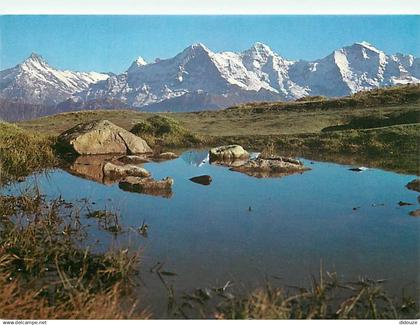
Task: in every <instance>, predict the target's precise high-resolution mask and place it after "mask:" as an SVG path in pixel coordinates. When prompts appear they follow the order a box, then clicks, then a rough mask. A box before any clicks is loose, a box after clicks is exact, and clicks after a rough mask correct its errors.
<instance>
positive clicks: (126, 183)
mask: <svg viewBox="0 0 420 325" xmlns="http://www.w3.org/2000/svg"><path fill="white" fill-rule="evenodd" d="M173 184H174V180H173V178H171V177H166V178H165V179H162V180H160V181H158V180H154V179H152V178H141V177H132V176H129V177H126V178H124V179H123V180H121V181H120V182H119V184H118V186H119V187H120V188H121V189H122V190H124V191H128V192H137V193H143V194H149V195H155V196H163V197H166V198H169V197H171V196H172V185H173Z"/></svg>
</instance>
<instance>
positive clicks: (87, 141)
mask: <svg viewBox="0 0 420 325" xmlns="http://www.w3.org/2000/svg"><path fill="white" fill-rule="evenodd" d="M58 144H59V145H60V146H61V147H62V148H65V149H70V150H72V151H73V152H76V153H77V154H79V155H98V154H110V153H115V154H117V153H118V154H142V153H151V152H152V149H151V148H150V147H149V145H148V144H147V143H146V141H144V140H143V139H142V138H140V137H138V136H135V135H134V134H132V133H130V132H128V131H127V130H124V129H123V128H120V127H119V126H117V125H115V124H113V123H111V122H110V121H107V120H98V121H92V122H88V123H81V124H78V125H76V126H75V127H73V128H71V129H69V130H67V131H65V132H63V133H62V134H60V135H59V137H58Z"/></svg>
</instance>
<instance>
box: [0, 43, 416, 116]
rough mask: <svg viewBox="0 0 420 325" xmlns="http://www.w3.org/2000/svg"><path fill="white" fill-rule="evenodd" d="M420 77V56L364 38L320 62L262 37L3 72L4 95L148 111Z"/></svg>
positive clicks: (30, 64) (347, 89)
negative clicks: (118, 63) (120, 66)
mask: <svg viewBox="0 0 420 325" xmlns="http://www.w3.org/2000/svg"><path fill="white" fill-rule="evenodd" d="M404 83H420V59H419V58H416V57H413V56H412V55H404V54H395V55H387V54H385V53H384V52H383V51H380V50H379V49H377V48H376V47H374V46H373V45H372V44H370V43H368V42H366V41H363V42H359V43H354V44H352V45H349V46H345V47H342V48H340V49H338V50H335V51H333V52H332V53H331V54H330V55H328V56H326V57H324V58H322V59H319V60H314V61H305V60H300V61H289V60H286V59H284V58H282V57H281V56H280V55H278V54H277V53H276V52H274V51H273V50H272V49H270V47H269V46H267V45H266V44H263V43H260V42H257V43H255V44H253V45H252V46H251V47H250V48H249V49H247V50H245V51H243V52H212V51H211V50H210V49H208V48H207V47H206V46H205V45H204V44H202V43H196V44H192V45H190V46H188V47H187V48H185V49H184V50H183V51H182V52H180V53H179V54H177V55H176V56H174V57H172V58H167V59H162V60H160V59H158V60H156V62H154V63H146V61H145V60H144V59H143V58H142V57H138V58H137V59H136V60H134V61H133V63H132V64H131V66H130V67H129V68H128V70H127V71H126V72H124V73H122V74H119V75H115V74H101V73H95V72H90V73H84V72H74V71H63V70H58V69H55V68H53V67H51V66H49V65H48V63H47V62H46V61H45V60H44V59H43V58H42V57H41V56H40V55H38V54H36V53H32V54H31V55H30V57H28V58H27V59H26V60H25V61H24V62H23V63H21V64H20V65H17V66H15V67H13V68H10V69H6V70H3V71H0V99H3V98H4V99H8V100H13V101H21V102H25V103H31V104H44V105H56V104H58V103H61V102H63V101H66V100H67V99H68V98H76V99H77V100H78V101H79V102H78V105H79V104H80V105H79V106H78V107H80V108H82V107H83V105H84V104H83V103H87V102H89V101H96V100H97V101H99V102H101V103H102V102H103V101H104V100H105V101H106V100H112V101H116V102H122V103H125V104H126V105H127V106H132V107H139V108H140V107H141V108H144V109H147V110H162V109H163V110H183V111H188V110H200V109H209V108H220V107H226V106H229V105H235V104H239V103H242V102H252V101H273V100H294V99H297V98H300V97H303V96H308V95H309V96H317V95H322V96H332V97H337V96H345V95H349V94H352V93H355V92H358V91H361V90H367V89H371V88H376V87H384V86H390V85H395V84H404Z"/></svg>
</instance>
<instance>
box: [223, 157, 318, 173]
mask: <svg viewBox="0 0 420 325" xmlns="http://www.w3.org/2000/svg"><path fill="white" fill-rule="evenodd" d="M309 169H310V168H308V167H305V166H304V165H303V164H302V162H300V161H299V160H297V159H293V158H288V157H281V156H268V157H263V156H260V157H258V158H256V159H252V160H248V161H247V162H245V163H243V164H242V165H239V166H234V167H232V168H231V170H233V171H238V172H241V173H245V174H247V175H249V176H253V177H258V178H265V177H282V176H287V175H290V174H293V173H301V172H304V171H306V170H309Z"/></svg>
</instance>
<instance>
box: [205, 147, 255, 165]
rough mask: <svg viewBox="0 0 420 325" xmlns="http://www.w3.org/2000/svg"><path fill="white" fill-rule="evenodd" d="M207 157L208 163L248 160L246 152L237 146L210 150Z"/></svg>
mask: <svg viewBox="0 0 420 325" xmlns="http://www.w3.org/2000/svg"><path fill="white" fill-rule="evenodd" d="M209 155H210V161H233V160H243V159H248V158H249V153H248V151H246V150H245V149H244V148H242V147H241V146H240V145H237V144H231V145H227V146H221V147H216V148H212V149H210V151H209Z"/></svg>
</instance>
